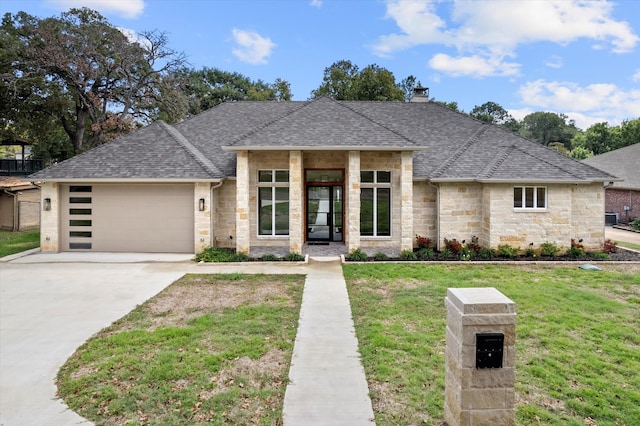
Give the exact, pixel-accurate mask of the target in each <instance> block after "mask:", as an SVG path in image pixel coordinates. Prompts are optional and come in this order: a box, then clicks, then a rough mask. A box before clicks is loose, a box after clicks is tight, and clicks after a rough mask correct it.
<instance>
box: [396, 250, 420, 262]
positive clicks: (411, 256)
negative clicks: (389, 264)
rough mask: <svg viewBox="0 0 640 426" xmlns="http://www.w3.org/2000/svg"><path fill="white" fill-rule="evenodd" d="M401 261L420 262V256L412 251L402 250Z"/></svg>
mask: <svg viewBox="0 0 640 426" xmlns="http://www.w3.org/2000/svg"><path fill="white" fill-rule="evenodd" d="M400 259H401V260H418V256H416V254H415V253H414V252H413V251H411V250H402V252H401V253H400Z"/></svg>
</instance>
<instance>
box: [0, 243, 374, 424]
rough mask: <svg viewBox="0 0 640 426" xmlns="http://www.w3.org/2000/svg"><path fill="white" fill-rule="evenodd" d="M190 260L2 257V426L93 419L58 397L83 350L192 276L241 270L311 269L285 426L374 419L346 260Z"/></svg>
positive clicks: (63, 255)
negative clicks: (60, 382)
mask: <svg viewBox="0 0 640 426" xmlns="http://www.w3.org/2000/svg"><path fill="white" fill-rule="evenodd" d="M190 257H191V256H189V255H171V254H167V255H148V254H135V253H131V254H109V253H57V254H44V253H37V252H33V253H31V254H29V255H28V256H23V257H12V258H11V259H7V258H4V259H2V261H0V294H1V297H0V426H13V425H45V424H46V425H54V426H55V425H61V426H62V425H74V424H90V422H88V421H87V420H85V419H83V418H82V417H80V416H79V415H77V414H76V413H74V412H73V411H71V410H69V409H68V408H67V407H66V405H65V404H64V403H63V402H61V401H60V400H58V399H56V386H55V376H56V374H57V371H58V369H59V368H60V367H61V366H62V364H63V363H64V362H65V361H66V359H67V358H68V357H69V356H70V355H71V354H72V353H73V352H74V351H75V349H76V348H77V347H79V346H80V345H81V344H82V343H83V342H84V341H85V340H86V339H88V338H89V337H91V335H93V334H94V333H96V332H98V331H99V330H100V329H102V328H104V327H106V326H108V325H109V324H110V323H111V322H113V321H114V320H116V319H118V318H120V317H122V316H123V315H125V314H126V313H128V312H129V311H130V310H131V309H133V308H134V307H135V306H136V305H137V304H139V303H142V302H143V301H145V300H147V299H148V298H150V297H152V296H153V295H155V294H156V293H158V292H159V291H161V290H162V289H164V288H165V287H166V286H167V285H169V284H171V283H172V282H173V281H174V280H176V279H177V278H179V277H181V276H182V275H183V274H185V273H234V272H240V273H265V274H306V275H307V279H306V283H305V289H304V293H303V304H302V308H301V314H300V320H299V329H298V334H297V336H296V342H295V347H294V354H293V360H292V364H293V365H292V368H291V371H290V373H289V374H290V379H291V383H290V385H289V386H288V387H287V391H286V396H285V406H284V422H285V424H286V425H287V426H296V425H313V424H322V425H358V424H368V425H371V424H373V423H372V421H369V419H373V410H372V408H371V401H370V400H369V396H368V389H367V382H366V380H365V376H364V370H363V368H362V365H361V363H360V358H359V355H358V346H357V340H356V337H355V334H354V330H353V322H352V320H351V310H350V305H349V299H348V296H347V291H346V284H345V281H344V278H343V276H342V269H341V267H340V263H339V262H338V261H337V260H333V261H332V262H317V261H313V260H311V261H310V262H309V264H300V263H278V264H269V263H261V262H251V263H244V264H242V265H238V264H215V265H213V264H207V265H196V264H194V263H193V262H191V261H189V259H190ZM333 259H336V258H333Z"/></svg>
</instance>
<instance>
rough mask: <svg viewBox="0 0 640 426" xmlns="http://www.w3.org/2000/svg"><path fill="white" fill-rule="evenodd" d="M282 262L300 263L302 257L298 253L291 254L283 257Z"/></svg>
mask: <svg viewBox="0 0 640 426" xmlns="http://www.w3.org/2000/svg"><path fill="white" fill-rule="evenodd" d="M282 260H286V261H288V262H302V261H303V260H304V256H303V255H301V254H300V253H295V252H291V253H288V254H287V255H286V256H284V257H283V258H282Z"/></svg>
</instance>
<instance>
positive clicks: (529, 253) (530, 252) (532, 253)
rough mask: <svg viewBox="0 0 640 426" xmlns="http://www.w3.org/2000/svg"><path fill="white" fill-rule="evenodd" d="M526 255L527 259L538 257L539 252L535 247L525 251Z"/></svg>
mask: <svg viewBox="0 0 640 426" xmlns="http://www.w3.org/2000/svg"><path fill="white" fill-rule="evenodd" d="M524 255H525V256H526V257H537V256H538V252H537V251H536V250H535V249H534V248H533V247H529V248H527V249H526V250H525V251H524Z"/></svg>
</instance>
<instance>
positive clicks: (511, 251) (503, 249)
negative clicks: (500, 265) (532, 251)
mask: <svg viewBox="0 0 640 426" xmlns="http://www.w3.org/2000/svg"><path fill="white" fill-rule="evenodd" d="M518 251H520V248H519V247H511V246H510V245H509V244H500V245H499V246H498V256H500V257H506V258H507V259H511V258H514V257H516V256H517V255H518Z"/></svg>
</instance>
